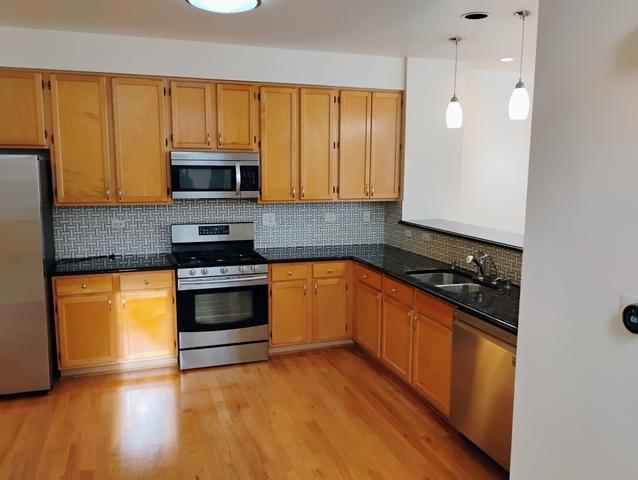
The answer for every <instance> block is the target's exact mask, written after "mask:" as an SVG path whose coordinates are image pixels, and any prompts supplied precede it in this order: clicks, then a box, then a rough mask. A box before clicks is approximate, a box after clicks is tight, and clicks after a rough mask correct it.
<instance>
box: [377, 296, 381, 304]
mask: <svg viewBox="0 0 638 480" xmlns="http://www.w3.org/2000/svg"><path fill="white" fill-rule="evenodd" d="M380 301H381V295H379V294H377V302H380Z"/></svg>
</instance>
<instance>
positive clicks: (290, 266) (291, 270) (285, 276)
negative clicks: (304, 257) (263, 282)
mask: <svg viewBox="0 0 638 480" xmlns="http://www.w3.org/2000/svg"><path fill="white" fill-rule="evenodd" d="M309 267H310V265H309V264H307V263H285V264H282V265H273V266H272V267H271V270H270V277H271V280H272V281H274V282H280V281H282V280H302V279H305V278H308V273H309Z"/></svg>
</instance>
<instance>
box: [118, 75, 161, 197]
mask: <svg viewBox="0 0 638 480" xmlns="http://www.w3.org/2000/svg"><path fill="white" fill-rule="evenodd" d="M112 87H113V130H114V139H115V160H116V166H117V168H116V170H117V199H118V201H119V202H123V203H168V202H169V201H170V191H169V188H168V173H169V165H168V158H167V153H166V146H167V145H168V139H167V137H166V130H165V127H164V123H165V121H166V118H165V116H166V111H165V87H164V81H163V80H153V79H143V78H114V79H113V81H112Z"/></svg>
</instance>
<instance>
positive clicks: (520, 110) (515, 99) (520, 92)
mask: <svg viewBox="0 0 638 480" xmlns="http://www.w3.org/2000/svg"><path fill="white" fill-rule="evenodd" d="M530 14H531V12H530V11H529V10H521V11H520V12H516V13H515V14H514V15H516V16H517V17H518V18H520V19H521V21H522V22H523V32H522V35H521V66H520V70H519V75H518V82H517V83H516V86H515V87H514V91H513V92H512V96H511V97H510V103H509V115H510V120H526V119H527V116H528V115H529V93H527V88H525V84H524V83H523V47H524V45H525V18H527V17H529V16H530Z"/></svg>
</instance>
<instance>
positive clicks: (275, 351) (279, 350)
mask: <svg viewBox="0 0 638 480" xmlns="http://www.w3.org/2000/svg"><path fill="white" fill-rule="evenodd" d="M353 344H354V342H353V341H352V339H351V338H347V339H345V340H333V341H331V342H314V343H303V344H299V345H287V346H284V347H270V348H269V349H268V353H269V354H270V355H280V354H283V353H294V352H304V351H307V350H319V349H321V348H333V347H343V346H347V345H353Z"/></svg>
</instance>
